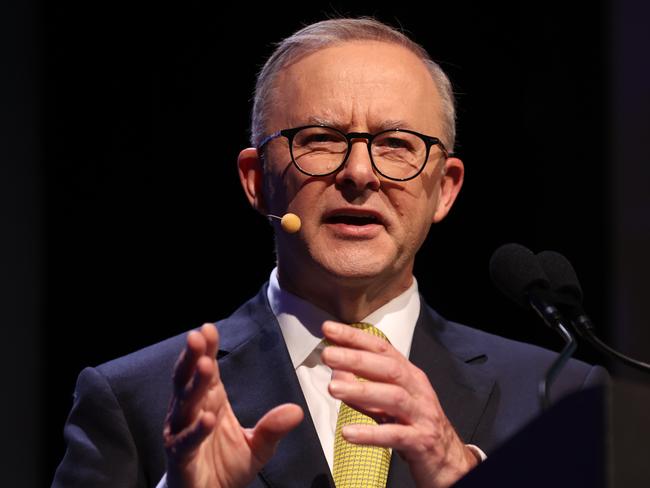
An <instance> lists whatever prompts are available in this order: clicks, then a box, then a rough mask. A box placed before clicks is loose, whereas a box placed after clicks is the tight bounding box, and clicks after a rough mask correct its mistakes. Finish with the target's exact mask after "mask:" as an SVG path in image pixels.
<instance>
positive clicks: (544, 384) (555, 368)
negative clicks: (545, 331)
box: [528, 293, 578, 410]
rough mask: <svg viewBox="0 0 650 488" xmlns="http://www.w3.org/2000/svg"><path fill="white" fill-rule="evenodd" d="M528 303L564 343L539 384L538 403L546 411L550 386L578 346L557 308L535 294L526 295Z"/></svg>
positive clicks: (549, 402)
mask: <svg viewBox="0 0 650 488" xmlns="http://www.w3.org/2000/svg"><path fill="white" fill-rule="evenodd" d="M528 302H529V303H530V306H531V307H532V308H533V310H535V312H537V314H538V315H539V316H540V318H541V319H542V320H543V321H544V322H545V323H546V325H548V326H549V327H550V328H551V329H553V330H555V331H556V332H557V333H558V334H560V336H562V339H564V342H565V345H564V348H563V349H562V351H561V352H560V355H559V356H558V357H557V359H556V360H555V361H553V363H552V364H551V366H550V367H549V368H548V370H547V372H546V374H545V375H544V377H543V378H542V379H541V381H540V382H539V387H538V392H539V401H540V404H541V406H542V410H546V409H547V408H548V407H549V405H550V404H551V401H550V395H549V392H550V389H551V385H552V384H553V382H554V381H555V379H556V378H557V376H558V374H559V373H560V370H561V369H562V368H563V367H564V365H565V364H566V362H567V361H568V360H569V358H570V357H571V356H572V355H573V353H574V352H575V350H576V349H577V347H578V345H577V342H576V340H575V338H574V337H573V335H572V334H571V333H570V332H569V331H568V330H567V329H566V327H565V326H564V325H563V324H562V321H563V318H562V315H561V314H560V311H559V310H558V309H557V307H555V306H554V305H550V304H548V303H547V302H546V301H545V300H543V299H542V298H541V297H540V296H539V295H538V294H536V293H529V294H528Z"/></svg>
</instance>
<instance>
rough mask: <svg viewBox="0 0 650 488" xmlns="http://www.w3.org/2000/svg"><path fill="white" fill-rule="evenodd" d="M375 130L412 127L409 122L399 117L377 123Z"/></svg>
mask: <svg viewBox="0 0 650 488" xmlns="http://www.w3.org/2000/svg"><path fill="white" fill-rule="evenodd" d="M376 128H377V130H388V129H411V130H412V129H413V127H411V124H409V123H408V122H406V121H405V120H401V119H388V120H383V121H382V122H381V123H380V124H379V125H377V126H376Z"/></svg>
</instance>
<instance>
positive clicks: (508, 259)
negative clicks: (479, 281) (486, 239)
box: [490, 243, 549, 308]
mask: <svg viewBox="0 0 650 488" xmlns="http://www.w3.org/2000/svg"><path fill="white" fill-rule="evenodd" d="M490 277H491V278H492V282H493V283H494V284H495V286H496V287H497V288H498V289H499V290H500V291H501V292H502V293H503V294H504V295H506V296H507V297H509V298H510V299H512V300H514V301H515V302H517V303H518V304H519V305H521V306H522V307H525V308H527V307H528V297H527V294H528V292H529V291H531V290H533V289H547V288H548V287H549V284H548V280H547V278H546V275H545V274H544V270H543V269H542V267H541V265H540V264H539V262H538V261H537V258H536V257H535V255H534V254H533V253H532V251H531V250H530V249H528V248H527V247H524V246H522V245H521V244H515V243H510V244H504V245H503V246H501V247H499V248H498V249H497V250H496V251H494V254H492V258H490Z"/></svg>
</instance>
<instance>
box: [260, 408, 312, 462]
mask: <svg viewBox="0 0 650 488" xmlns="http://www.w3.org/2000/svg"><path fill="white" fill-rule="evenodd" d="M303 417H304V413H303V411H302V408H300V407H299V406H298V405H296V404H293V403H285V404H284V405H280V406H278V407H275V408H274V409H272V410H270V411H269V412H267V413H266V415H264V417H262V418H261V419H260V421H259V422H258V423H257V425H256V426H255V428H254V429H253V430H252V432H250V440H249V442H250V446H251V451H252V452H253V455H254V456H255V459H257V461H258V462H259V463H260V466H261V465H264V464H266V462H267V461H268V460H269V459H271V456H273V453H274V452H275V448H276V447H277V445H278V442H280V440H281V439H282V438H283V437H284V436H285V435H287V434H288V433H289V432H290V431H291V430H293V429H294V428H296V427H297V426H298V424H299V423H300V422H301V421H302V419H303Z"/></svg>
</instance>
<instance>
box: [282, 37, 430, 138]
mask: <svg viewBox="0 0 650 488" xmlns="http://www.w3.org/2000/svg"><path fill="white" fill-rule="evenodd" d="M274 88H275V89H274V92H275V97H274V98H275V102H276V103H274V104H273V112H274V113H275V115H276V116H279V117H283V118H285V121H286V123H289V124H293V125H294V126H295V125H305V124H318V125H330V126H334V127H345V126H348V125H354V123H355V120H359V119H361V118H363V119H364V120H365V121H366V122H367V123H368V124H370V122H371V121H372V125H373V126H374V127H373V129H372V130H375V131H376V130H383V129H390V128H398V127H399V128H412V129H416V130H418V129H419V130H422V129H423V128H422V127H421V125H422V123H423V120H422V119H423V117H426V118H427V119H429V120H430V119H431V118H436V117H435V115H434V114H437V113H440V112H439V110H438V108H439V106H440V100H439V99H440V97H439V95H438V92H437V89H436V86H435V83H434V82H433V78H432V77H431V74H430V72H429V71H428V69H427V67H426V65H425V64H424V62H423V61H422V60H421V59H419V58H418V57H417V56H416V55H415V54H414V53H412V52H411V51H409V50H408V49H406V48H404V47H402V46H399V45H396V44H390V43H385V42H377V41H363V42H346V43H341V44H336V45H333V46H328V47H325V48H323V49H321V50H319V51H316V52H314V53H311V54H309V55H307V56H304V57H302V58H301V59H299V60H298V61H296V62H295V63H292V64H291V65H290V66H288V67H286V68H284V69H283V70H282V71H281V72H280V73H279V75H278V78H277V80H276V84H275V87H274ZM418 112H419V113H418ZM431 122H434V121H430V123H431ZM430 123H428V124H427V125H430Z"/></svg>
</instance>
